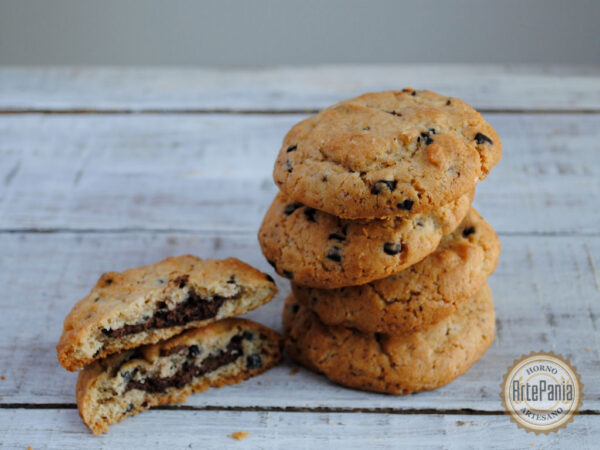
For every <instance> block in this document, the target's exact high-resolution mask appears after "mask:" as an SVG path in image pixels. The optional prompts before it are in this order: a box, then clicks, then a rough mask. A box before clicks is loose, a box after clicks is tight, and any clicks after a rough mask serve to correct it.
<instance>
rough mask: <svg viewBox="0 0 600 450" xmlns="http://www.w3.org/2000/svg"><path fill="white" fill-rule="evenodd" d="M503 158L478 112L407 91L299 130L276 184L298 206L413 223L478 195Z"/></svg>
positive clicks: (368, 98)
mask: <svg viewBox="0 0 600 450" xmlns="http://www.w3.org/2000/svg"><path fill="white" fill-rule="evenodd" d="M501 154H502V144H501V142H500V138H499V137H498V135H497V134H496V132H495V131H494V129H493V128H492V127H491V126H490V125H489V124H488V123H487V122H486V121H485V120H484V119H483V117H482V116H481V114H479V113H478V112H477V111H475V110H474V109H473V108H472V107H470V106H469V105H467V104H466V103H464V102H463V101H461V100H460V99H458V98H448V97H445V96H443V95H440V94H436V93H434V92H430V91H415V90H413V89H404V90H403V91H386V92H378V93H371V94H365V95H361V96H360V97H356V98H353V99H350V100H346V101H343V102H341V103H338V104H336V105H333V106H330V107H329V108H326V109H325V110H323V111H321V112H320V113H319V114H317V115H315V116H313V117H309V118H308V119H306V120H303V121H302V122H300V123H298V124H297V125H295V126H294V127H293V128H292V129H291V130H290V131H289V132H288V133H287V135H286V136H285V138H284V140H283V145H282V147H281V150H280V151H279V154H278V156H277V160H276V162H275V168H274V172H273V178H274V180H275V183H276V184H277V186H278V187H279V188H280V189H281V191H283V192H284V193H285V194H286V195H287V197H289V198H290V199H291V200H292V201H294V202H298V203H301V204H303V205H306V206H309V207H312V208H315V209H318V210H321V211H325V212H327V213H330V214H332V215H335V216H338V217H342V218H347V219H360V218H364V219H373V218H382V217H390V216H407V215H409V214H412V213H422V212H425V211H430V210H432V209H435V208H439V207H440V206H441V205H444V204H446V203H449V202H452V201H454V200H456V199H457V198H459V197H460V196H462V195H465V194H466V193H468V192H469V191H471V190H473V188H474V187H475V185H476V183H477V182H478V181H480V180H482V179H484V178H485V177H486V176H487V174H488V172H489V171H490V170H491V169H492V167H494V165H495V164H496V163H497V162H498V160H499V159H500V157H501Z"/></svg>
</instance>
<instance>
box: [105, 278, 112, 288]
mask: <svg viewBox="0 0 600 450" xmlns="http://www.w3.org/2000/svg"><path fill="white" fill-rule="evenodd" d="M112 282H113V280H112V278H109V279H108V280H106V282H105V283H106V284H108V285H109V286H110V285H111V284H112Z"/></svg>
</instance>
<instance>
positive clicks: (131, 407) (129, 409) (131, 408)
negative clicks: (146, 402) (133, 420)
mask: <svg viewBox="0 0 600 450" xmlns="http://www.w3.org/2000/svg"><path fill="white" fill-rule="evenodd" d="M133 409H134V406H133V403H130V404H129V405H128V406H127V409H126V410H125V413H130V412H131V411H133Z"/></svg>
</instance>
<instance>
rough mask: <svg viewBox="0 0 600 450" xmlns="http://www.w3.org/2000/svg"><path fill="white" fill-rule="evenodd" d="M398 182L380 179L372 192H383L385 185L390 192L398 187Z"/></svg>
mask: <svg viewBox="0 0 600 450" xmlns="http://www.w3.org/2000/svg"><path fill="white" fill-rule="evenodd" d="M397 184H398V182H397V181H396V180H379V181H377V182H376V183H375V184H374V185H373V187H372V188H371V194H379V193H381V192H382V191H383V189H384V186H385V187H387V188H388V189H389V191H390V192H393V190H394V189H396V185H397Z"/></svg>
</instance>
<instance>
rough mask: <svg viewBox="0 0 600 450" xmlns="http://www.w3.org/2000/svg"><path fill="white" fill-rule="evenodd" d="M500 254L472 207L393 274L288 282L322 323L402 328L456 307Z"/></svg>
mask: <svg viewBox="0 0 600 450" xmlns="http://www.w3.org/2000/svg"><path fill="white" fill-rule="evenodd" d="M499 254H500V241H499V240H498V236H497V235H496V233H495V232H494V230H493V228H492V227H491V226H490V225H489V224H488V223H487V222H486V221H485V220H484V219H483V218H482V217H481V216H480V215H479V213H478V212H477V211H475V209H473V208H471V210H470V211H469V213H468V214H467V215H466V216H465V218H464V219H463V221H462V222H461V224H460V225H459V226H458V228H457V229H456V230H455V231H454V232H453V233H452V234H450V235H448V236H445V237H444V238H443V239H442V241H441V242H440V245H439V246H438V248H437V249H436V251H435V252H434V253H432V254H431V255H429V256H427V257H426V258H425V259H424V260H422V261H421V262H419V263H417V264H415V265H413V266H410V267H409V268H408V269H405V270H403V271H401V272H399V273H397V274H395V275H392V276H390V277H387V278H384V279H382V280H376V281H372V282H371V283H368V284H364V285H361V286H354V287H343V288H339V289H317V288H310V287H306V286H300V285H297V284H292V287H293V292H294V296H295V297H296V299H297V300H298V302H300V303H302V305H304V306H305V307H307V308H309V309H310V310H312V312H314V313H316V314H317V315H318V316H319V319H320V320H321V322H323V323H324V324H325V325H342V326H344V327H352V328H356V329H358V330H360V331H364V332H371V333H385V334H404V333H408V332H412V331H416V330H421V329H423V328H427V327H428V326H430V325H431V324H434V323H437V322H439V321H440V320H441V319H443V318H445V317H447V316H449V315H450V314H452V313H454V312H456V310H457V308H460V307H461V306H462V305H463V304H464V303H465V302H467V301H468V300H469V299H470V298H471V297H473V296H474V295H475V294H476V293H477V291H479V290H480V289H481V287H482V286H483V285H484V283H485V282H486V280H487V277H488V276H489V275H491V274H492V272H493V271H494V270H495V269H496V265H497V263H498V256H499Z"/></svg>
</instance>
